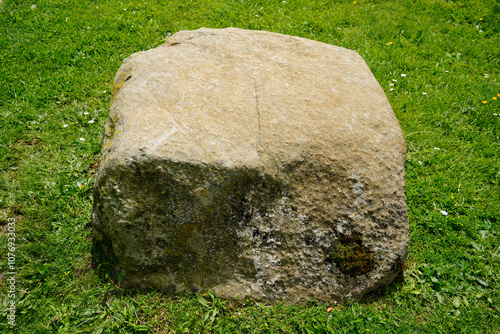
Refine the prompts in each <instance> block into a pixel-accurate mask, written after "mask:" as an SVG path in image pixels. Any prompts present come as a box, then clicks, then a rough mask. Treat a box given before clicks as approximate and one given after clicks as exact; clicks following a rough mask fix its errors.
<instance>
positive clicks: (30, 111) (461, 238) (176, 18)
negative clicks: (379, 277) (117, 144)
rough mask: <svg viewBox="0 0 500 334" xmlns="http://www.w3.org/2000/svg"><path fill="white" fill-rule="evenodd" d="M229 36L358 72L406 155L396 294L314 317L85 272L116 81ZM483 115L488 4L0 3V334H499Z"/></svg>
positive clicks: (492, 135)
mask: <svg viewBox="0 0 500 334" xmlns="http://www.w3.org/2000/svg"><path fill="white" fill-rule="evenodd" d="M230 26H231V27H239V28H246V29H256V30H267V31H272V32H278V33H283V34H288V35H295V36H300V37H306V38H311V39H314V40H318V41H321V42H325V43H329V44H333V45H338V46H342V47H346V48H349V49H353V50H356V51H357V52H358V53H359V54H360V55H361V56H362V57H363V58H364V59H365V60H366V62H367V63H368V65H369V66H370V68H371V69H372V71H373V72H374V74H375V76H376V78H377V80H378V81H379V83H380V84H381V86H382V87H383V89H384V90H385V92H386V94H387V97H388V99H389V101H390V102H391V104H392V106H393V108H394V111H395V113H396V116H397V117H398V119H399V122H400V125H401V127H402V129H403V132H404V135H405V139H406V141H407V145H408V156H407V164H406V171H407V177H406V195H407V203H408V211H409V217H410V238H411V240H410V247H409V250H408V251H409V257H408V260H407V264H406V266H407V268H406V270H405V273H404V281H403V282H399V283H396V284H393V285H392V286H390V287H387V288H385V289H383V290H382V291H378V292H377V293H376V294H373V295H371V296H368V297H367V298H366V299H365V300H363V301H362V302H359V303H353V304H349V305H330V306H331V307H332V308H331V309H329V308H328V305H318V304H316V303H311V304H310V305H308V306H305V307H293V306H292V307H288V306H284V305H266V304H262V303H256V302H253V301H242V302H241V303H239V304H235V303H229V302H226V301H223V300H220V299H217V298H215V297H213V296H211V295H208V296H205V298H201V297H196V296H185V295H175V296H165V295H161V294H158V293H149V294H141V293H134V292H132V291H123V290H120V289H119V288H118V287H117V286H116V284H115V283H113V282H112V281H111V280H109V279H107V278H106V277H99V276H98V274H97V272H96V270H94V269H93V268H92V257H91V248H92V238H91V226H90V213H91V205H92V191H91V189H92V186H93V178H94V173H95V168H96V163H97V158H98V155H99V150H100V144H101V139H102V131H103V127H104V123H105V121H106V117H107V114H108V108H109V103H110V91H111V90H112V80H113V78H114V75H115V73H116V71H117V69H118V67H119V66H120V64H121V62H122V61H123V59H125V58H126V57H127V56H129V55H130V54H132V53H134V52H137V51H140V50H146V49H150V48H153V47H156V46H158V45H161V44H162V43H164V41H165V39H166V38H167V37H169V36H170V35H171V34H172V33H175V32H176V31H179V30H187V29H197V28H200V27H209V28H223V27H230ZM499 115H500V1H499V0H490V1H480V0H457V1H445V0H392V1H391V0H372V1H368V0H366V1H364V0H358V1H340V0H337V1H328V0H311V1H304V0H286V1H243V0H238V1H237V0H228V1H216V0H206V1H187V0H182V1H181V0H173V1H158V0H145V1H132V0H123V1H103V0H96V1H88V0H78V1H76V0H68V1H55V0H39V1H37V0H32V1H21V0H19V1H14V0H3V3H1V4H0V170H1V173H0V227H1V230H2V233H0V259H1V266H0V268H1V269H0V270H1V271H0V272H1V273H2V275H0V284H1V286H0V291H1V292H2V297H1V303H2V307H1V309H0V332H2V333H9V332H10V331H13V332H14V331H16V330H17V332H18V333H170V332H179V333H182V332H190V333H196V332H220V333H231V332H244V333H276V332H284V333H290V332H297V333H324V332H332V333H421V332H424V333H425V332H427V333H438V332H447V333H499V332H500V116H499ZM9 223H11V225H9ZM13 223H15V234H16V238H15V242H13V244H14V245H12V244H11V245H9V244H8V241H9V240H8V238H9V235H8V234H7V233H8V232H9V227H11V232H12V229H13V227H12V226H13V225H14V224H13ZM12 247H15V252H13V253H14V256H15V258H14V257H12V256H11V259H10V260H15V263H14V265H15V268H14V269H15V271H16V272H17V275H16V276H15V288H16V293H15V296H16V299H15V301H16V304H15V306H16V318H15V323H16V326H15V327H11V326H9V324H8V321H9V318H8V315H9V311H8V310H7V307H8V306H10V304H8V302H9V301H10V298H9V296H8V294H9V288H10V283H11V281H7V279H8V278H11V277H12V275H9V274H8V272H10V271H11V269H12V268H9V248H12ZM11 262H13V261H11ZM11 264H12V263H11Z"/></svg>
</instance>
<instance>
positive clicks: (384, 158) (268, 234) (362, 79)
mask: <svg viewBox="0 0 500 334" xmlns="http://www.w3.org/2000/svg"><path fill="white" fill-rule="evenodd" d="M405 154H406V145H405V141H404V139H403V136H402V133H401V130H400V128H399V124H398V122H397V120H396V118H395V116H394V113H393V111H392V109H391V107H390V105H389V103H388V101H387V99H386V97H385V95H384V92H383V90H382V89H381V87H380V86H379V84H378V83H377V81H376V79H375V77H374V76H373V74H372V73H371V71H370V70H369V68H368V67H367V65H366V63H365V62H364V61H363V59H362V58H361V57H360V56H359V55H358V54H357V53H355V52H354V51H350V50H347V49H343V48H339V47H335V46H331V45H327V44H323V43H320V42H315V41H311V40H307V39H302V38H297V37H292V36H285V35H280V34H274V33H268V32H259V31H245V30H240V29H232V28H230V29H222V30H212V29H200V30H196V31H181V32H178V33H176V34H174V35H173V36H172V37H171V38H170V39H168V40H167V42H166V43H165V45H162V46H160V47H157V48H155V49H153V50H149V51H145V52H138V53H136V54H133V55H132V56H130V57H129V58H127V59H126V60H125V61H124V62H123V65H122V66H121V67H120V69H119V71H118V74H117V75H116V78H115V87H114V92H113V100H112V103H111V110H110V115H109V119H108V122H107V124H106V128H105V133H104V139H103V147H102V155H101V160H100V166H99V170H98V173H97V177H96V181H95V188H94V201H95V202H94V209H93V228H94V236H95V239H96V243H97V245H98V246H99V247H101V249H102V250H103V251H104V252H105V254H107V256H108V257H109V258H110V259H112V260H114V261H116V270H117V271H118V272H120V273H123V274H125V276H124V281H123V283H124V284H125V285H128V286H133V287H137V288H140V289H149V288H153V289H159V290H163V291H194V292H198V291H200V292H202V291H206V290H208V289H212V291H213V292H214V293H215V294H216V295H219V296H221V297H225V298H235V296H237V297H238V298H248V297H250V298H254V299H257V300H266V301H270V302H276V301H286V302H287V303H298V304H300V303H304V302H306V301H308V300H311V299H314V300H317V301H319V302H325V303H331V302H334V301H345V300H357V299H359V298H361V297H362V296H363V295H364V294H365V293H367V292H369V291H372V290H374V289H376V288H378V287H380V286H382V285H385V284H388V283H390V282H391V281H392V280H393V279H394V278H395V277H396V276H397V275H398V273H400V271H401V266H402V262H403V261H404V259H405V257H406V249H407V246H408V218H407V213H406V204H405V195H404V164H405Z"/></svg>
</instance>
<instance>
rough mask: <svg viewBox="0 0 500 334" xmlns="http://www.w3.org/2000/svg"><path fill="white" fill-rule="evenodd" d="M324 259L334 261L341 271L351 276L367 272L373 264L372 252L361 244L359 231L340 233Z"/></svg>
mask: <svg viewBox="0 0 500 334" xmlns="http://www.w3.org/2000/svg"><path fill="white" fill-rule="evenodd" d="M325 261H326V262H330V263H331V262H334V263H335V264H336V265H337V268H338V269H339V270H340V272H341V273H343V274H345V275H349V276H352V277H356V276H359V275H363V274H366V273H368V272H369V271H370V270H372V269H373V267H374V265H375V260H374V259H373V252H371V251H370V250H369V249H368V247H366V246H365V245H363V239H362V236H361V234H360V233H352V234H351V235H341V236H340V237H339V238H338V240H337V241H336V242H334V244H333V246H332V248H331V250H330V254H328V255H327V257H326V259H325Z"/></svg>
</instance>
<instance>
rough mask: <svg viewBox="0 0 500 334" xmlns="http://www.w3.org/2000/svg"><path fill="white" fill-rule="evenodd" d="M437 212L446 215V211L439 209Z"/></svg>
mask: <svg viewBox="0 0 500 334" xmlns="http://www.w3.org/2000/svg"><path fill="white" fill-rule="evenodd" d="M439 212H441V213H442V214H443V216H448V212H446V211H444V210H439Z"/></svg>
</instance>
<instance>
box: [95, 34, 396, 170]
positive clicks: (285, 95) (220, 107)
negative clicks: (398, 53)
mask: <svg viewBox="0 0 500 334" xmlns="http://www.w3.org/2000/svg"><path fill="white" fill-rule="evenodd" d="M110 120H111V123H109V124H108V125H109V128H108V129H106V131H107V132H108V135H107V137H106V136H105V140H104V148H103V149H104V151H105V152H104V153H105V154H107V157H108V158H110V159H111V158H112V157H113V156H120V155H123V154H126V153H127V152H122V151H121V150H122V148H123V147H126V149H127V150H130V149H131V146H130V145H127V146H123V145H120V141H121V140H125V139H126V140H127V141H131V142H132V148H133V149H134V150H137V151H138V152H139V151H140V152H142V154H145V155H147V156H149V157H162V156H165V154H166V153H167V152H168V157H169V159H173V160H178V161H187V162H191V163H209V164H222V165H225V166H228V167H231V166H243V165H244V166H254V167H258V166H263V165H267V163H266V164H263V162H264V161H266V162H269V159H271V160H277V161H282V162H283V161H284V162H287V161H293V160H297V159H299V160H300V159H301V155H302V152H303V150H304V149H306V150H308V151H310V149H313V150H315V149H318V148H319V149H320V150H321V149H322V148H326V152H325V153H324V154H326V155H327V156H330V157H331V158H334V159H340V160H343V157H342V155H345V154H349V155H352V154H353V155H356V152H359V153H362V152H363V151H364V152H366V151H377V150H378V147H379V146H384V145H381V144H382V142H387V141H392V142H394V145H395V146H396V147H395V148H396V149H395V151H398V152H399V153H400V152H404V151H405V147H404V140H402V134H401V131H400V130H399V125H398V123H397V120H396V118H395V116H394V113H393V111H392V109H391V107H390V105H389V103H388V101H387V98H386V97H385V94H384V92H383V90H382V89H381V87H380V85H379V84H378V83H377V81H376V79H375V77H374V76H373V74H372V73H371V71H370V69H369V68H368V66H367V65H366V63H365V62H364V60H363V59H362V58H361V57H360V56H359V55H358V54H357V53H356V52H354V51H351V50H347V49H344V48H340V47H336V46H332V45H328V44H324V43H321V42H316V41H312V40H308V39H304V38H298V37H293V36H286V35H281V34H276V33H269V32H262V31H248V30H241V29H235V28H227V29H220V30H219V29H205V28H202V29H199V30H195V31H180V32H178V33H176V34H174V35H173V36H172V37H170V38H169V39H168V40H167V42H166V43H165V44H164V45H162V46H159V47H157V48H155V49H152V50H149V51H144V52H138V53H136V54H133V55H132V56H131V57H129V58H127V59H126V60H125V61H124V63H123V65H122V66H121V68H120V70H119V71H118V74H117V76H116V78H115V91H114V94H113V101H112V107H111V112H110ZM332 143H335V145H340V146H342V145H343V146H348V147H343V148H342V149H339V150H337V149H336V147H335V146H332ZM380 154H381V155H382V158H384V154H388V155H387V156H386V157H385V158H389V159H391V158H394V157H392V156H391V154H392V153H390V152H389V153H388V152H385V153H384V152H382V153H380Z"/></svg>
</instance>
